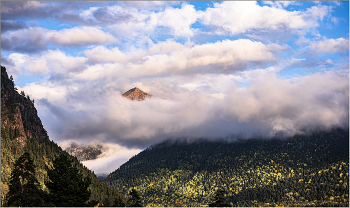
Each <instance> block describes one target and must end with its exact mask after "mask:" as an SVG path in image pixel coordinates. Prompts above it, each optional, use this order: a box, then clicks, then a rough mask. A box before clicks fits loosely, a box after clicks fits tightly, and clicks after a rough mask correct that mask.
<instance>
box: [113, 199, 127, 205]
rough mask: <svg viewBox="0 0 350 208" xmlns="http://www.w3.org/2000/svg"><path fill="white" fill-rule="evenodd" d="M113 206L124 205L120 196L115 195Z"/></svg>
mask: <svg viewBox="0 0 350 208" xmlns="http://www.w3.org/2000/svg"><path fill="white" fill-rule="evenodd" d="M113 207H125V203H124V201H123V200H122V199H121V198H120V197H117V198H115V200H114V204H113Z"/></svg>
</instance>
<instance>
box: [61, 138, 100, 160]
mask: <svg viewBox="0 0 350 208" xmlns="http://www.w3.org/2000/svg"><path fill="white" fill-rule="evenodd" d="M102 149H105V148H104V147H103V146H102V145H101V144H96V145H88V146H79V145H78V144H76V143H74V142H73V143H71V144H70V146H69V147H68V148H67V149H66V150H65V151H66V152H68V153H69V154H70V155H72V156H75V157H76V158H77V159H78V160H79V161H86V160H94V159H96V158H97V156H99V155H100V154H102Z"/></svg>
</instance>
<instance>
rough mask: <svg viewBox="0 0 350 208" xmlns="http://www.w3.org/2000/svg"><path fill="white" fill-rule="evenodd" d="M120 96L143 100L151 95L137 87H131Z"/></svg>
mask: <svg viewBox="0 0 350 208" xmlns="http://www.w3.org/2000/svg"><path fill="white" fill-rule="evenodd" d="M122 96H123V97H126V98H128V99H130V100H137V101H142V100H145V99H146V98H151V97H152V95H150V94H148V93H145V92H143V91H142V90H140V89H139V88H137V87H135V88H132V89H131V90H129V91H127V92H125V93H124V94H122Z"/></svg>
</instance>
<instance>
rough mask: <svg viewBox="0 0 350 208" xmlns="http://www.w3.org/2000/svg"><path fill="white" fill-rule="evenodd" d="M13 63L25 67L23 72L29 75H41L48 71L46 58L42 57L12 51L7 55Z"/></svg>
mask: <svg viewBox="0 0 350 208" xmlns="http://www.w3.org/2000/svg"><path fill="white" fill-rule="evenodd" d="M9 59H11V60H12V61H13V62H14V63H15V65H16V66H17V67H19V68H24V67H25V72H26V73H27V74H31V75H43V74H47V73H48V72H49V67H48V66H47V63H46V60H45V59H44V58H42V57H33V56H28V55H24V54H20V53H12V54H10V55H9Z"/></svg>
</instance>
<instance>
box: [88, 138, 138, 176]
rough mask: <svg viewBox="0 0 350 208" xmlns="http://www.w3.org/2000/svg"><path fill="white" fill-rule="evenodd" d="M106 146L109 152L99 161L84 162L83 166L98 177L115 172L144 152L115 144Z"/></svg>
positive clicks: (104, 153) (103, 154) (99, 158)
mask: <svg viewBox="0 0 350 208" xmlns="http://www.w3.org/2000/svg"><path fill="white" fill-rule="evenodd" d="M104 146H105V147H108V150H107V151H105V152H103V153H102V154H101V155H100V156H99V157H98V158H97V159H95V160H87V161H83V162H82V163H83V165H85V166H86V167H87V168H89V169H90V170H93V171H94V172H95V174H97V175H100V174H109V173H111V172H113V171H115V170H116V169H118V168H119V166H120V165H122V164H124V163H125V162H126V161H127V160H129V159H130V158H131V157H132V156H135V155H137V154H138V153H140V152H141V151H142V149H137V148H132V149H129V148H126V147H122V146H120V145H118V144H113V143H111V144H104Z"/></svg>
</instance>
